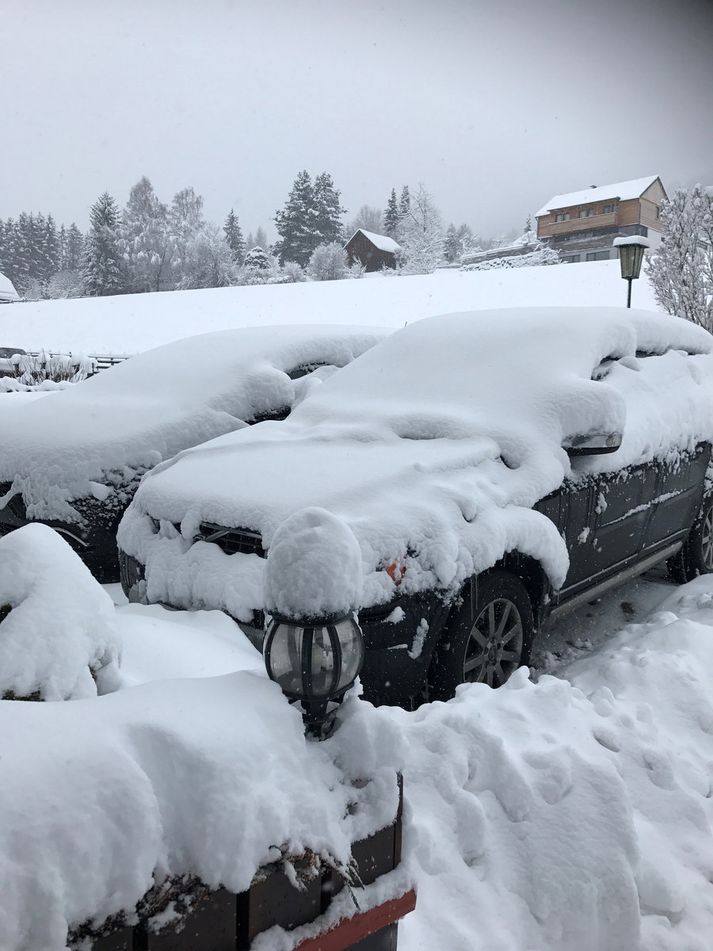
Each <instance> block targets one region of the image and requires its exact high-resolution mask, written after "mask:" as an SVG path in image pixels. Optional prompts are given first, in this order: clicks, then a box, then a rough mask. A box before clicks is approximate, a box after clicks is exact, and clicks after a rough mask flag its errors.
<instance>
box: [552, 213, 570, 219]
mask: <svg viewBox="0 0 713 951" xmlns="http://www.w3.org/2000/svg"><path fill="white" fill-rule="evenodd" d="M566 220H567V219H566V218H565V216H564V212H558V213H557V214H556V215H555V221H566Z"/></svg>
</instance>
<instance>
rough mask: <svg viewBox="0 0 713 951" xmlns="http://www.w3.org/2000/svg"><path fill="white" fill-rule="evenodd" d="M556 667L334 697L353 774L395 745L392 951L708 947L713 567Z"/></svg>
mask: <svg viewBox="0 0 713 951" xmlns="http://www.w3.org/2000/svg"><path fill="white" fill-rule="evenodd" d="M564 674H565V677H566V678H567V679H566V680H559V679H556V678H554V677H549V676H545V677H542V678H541V679H540V681H539V683H537V684H533V683H531V682H530V681H528V679H527V671H526V670H525V669H522V670H520V671H518V672H517V673H516V675H515V676H514V677H513V678H512V679H511V680H510V682H509V683H508V684H507V685H506V686H505V687H503V688H501V689H499V690H495V691H494V690H491V689H490V688H488V687H487V686H483V685H477V684H474V685H467V686H464V687H461V688H459V691H458V694H457V696H456V698H455V699H454V700H452V701H450V702H449V703H447V704H442V703H435V704H430V705H426V706H424V707H422V708H421V709H419V710H418V711H417V712H415V713H406V712H404V711H401V710H397V709H389V708H385V707H381V708H378V709H370V708H369V707H368V706H367V705H365V704H359V705H357V704H355V703H354V702H353V701H352V702H351V704H350V705H347V706H346V707H345V708H344V709H343V711H342V717H343V719H344V722H343V724H342V726H341V728H340V729H339V731H338V732H337V733H336V734H335V737H334V740H332V741H329V742H330V743H333V744H335V745H338V746H339V750H340V754H339V755H341V756H347V757H354V758H359V759H360V761H361V763H362V767H363V768H365V769H367V770H368V769H378V768H380V767H381V766H382V765H383V764H384V763H385V762H393V760H392V759H391V758H390V757H391V756H392V755H393V753H392V750H393V749H394V748H396V749H398V750H399V751H400V754H399V759H398V760H397V761H396V762H397V763H398V764H399V765H401V766H403V768H404V783H405V790H406V810H405V817H406V821H407V825H406V829H405V835H404V854H405V860H406V862H407V865H408V872H409V875H410V876H411V877H412V878H413V880H414V881H415V883H416V888H417V891H418V905H417V908H416V911H415V912H414V913H413V914H412V915H410V916H409V917H408V918H406V919H405V921H404V922H403V923H402V925H401V928H400V942H399V947H400V948H401V947H403V949H404V951H417V949H418V951H420V949H424V948H448V951H479V949H483V951H485V949H488V951H490V949H493V948H498V949H499V951H522V949H523V948H527V949H528V951H573V949H575V948H576V949H577V951H602V949H606V951H637V949H641V951H644V949H645V951H708V948H709V947H710V934H711V929H712V928H713V888H712V887H711V881H712V880H713V579H712V578H711V577H710V576H708V577H704V578H699V579H697V580H696V581H695V582H692V583H691V584H689V585H687V586H685V587H683V588H681V589H680V590H679V592H678V593H677V594H676V595H674V596H673V597H672V598H670V599H669V600H668V601H667V602H666V603H665V604H664V605H663V606H662V609H661V610H660V611H659V612H658V613H656V614H654V615H653V616H652V617H651V618H650V620H649V621H647V622H646V623H643V624H637V625H632V626H631V627H629V628H626V629H625V630H624V631H623V632H622V633H620V634H619V635H617V636H616V637H614V638H613V639H612V640H611V641H610V642H609V644H608V645H607V646H606V648H605V649H604V650H603V651H602V652H601V653H599V654H593V655H591V656H589V657H588V658H586V659H584V660H581V661H579V662H578V663H576V664H575V665H573V666H572V667H571V668H569V670H566V671H565V672H564ZM394 729H396V730H397V731H398V736H397V738H396V741H395V738H394V735H393V734H394ZM382 736H385V737H388V740H387V742H388V754H383V753H382V747H381V737H382Z"/></svg>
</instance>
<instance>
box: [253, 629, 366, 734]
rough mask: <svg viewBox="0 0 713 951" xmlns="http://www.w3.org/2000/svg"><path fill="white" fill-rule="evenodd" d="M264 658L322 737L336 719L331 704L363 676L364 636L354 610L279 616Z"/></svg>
mask: <svg viewBox="0 0 713 951" xmlns="http://www.w3.org/2000/svg"><path fill="white" fill-rule="evenodd" d="M263 657H264V660H265V667H266V668H267V674H268V677H269V678H270V680H274V681H275V682H276V683H277V684H279V686H280V688H281V689H282V692H283V693H284V694H285V696H286V697H288V699H289V700H290V701H292V702H299V703H300V704H301V705H302V715H303V719H304V722H305V726H306V727H307V730H308V732H309V733H311V734H312V735H313V736H318V737H321V736H325V735H327V734H328V732H329V729H330V727H331V722H332V720H333V713H334V708H333V709H332V712H331V713H328V707H329V704H330V703H333V702H335V703H336V702H340V701H341V699H342V697H343V696H344V694H345V692H346V691H347V690H348V689H349V687H351V685H352V684H353V683H354V681H355V680H356V678H357V677H358V676H359V671H360V670H361V667H362V664H363V663H364V636H363V634H362V632H361V628H360V627H359V624H358V623H357V620H356V616H355V615H353V614H350V615H347V616H341V617H336V616H335V617H331V618H330V617H327V618H319V619H307V620H305V619H302V620H294V619H291V618H284V617H280V616H279V615H273V617H272V620H271V622H270V624H269V626H268V629H267V634H266V635H265V641H264V644H263Z"/></svg>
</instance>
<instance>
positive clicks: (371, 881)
mask: <svg viewBox="0 0 713 951" xmlns="http://www.w3.org/2000/svg"><path fill="white" fill-rule="evenodd" d="M402 803H403V788H402V783H401V778H400V777H399V804H398V812H397V814H396V817H395V819H394V822H393V823H392V824H391V825H389V826H386V827H385V828H383V829H380V830H379V831H377V832H375V833H374V834H373V835H370V836H368V837H367V838H365V839H362V840H361V841H359V842H355V843H354V844H353V846H352V864H351V866H350V867H349V869H348V870H347V869H343V868H338V867H336V866H333V865H330V864H329V862H325V861H324V857H320V856H317V855H315V854H314V853H306V854H305V855H300V856H292V855H285V856H284V857H283V860H282V861H281V862H276V863H274V864H272V865H268V866H264V867H263V868H261V869H259V870H258V872H257V873H256V875H255V877H254V878H253V881H252V883H251V885H250V888H249V889H248V890H247V891H245V892H241V893H240V894H238V895H235V894H233V893H232V892H230V891H228V890H227V889H225V888H218V889H217V890H211V889H209V888H207V887H206V886H205V885H203V884H202V883H201V882H200V881H199V880H198V879H196V878H193V877H191V876H185V877H183V878H182V879H180V880H173V881H171V880H168V881H166V882H164V883H163V884H162V885H161V886H154V888H152V889H151V891H150V892H148V893H147V894H146V895H145V896H144V898H143V899H142V900H141V901H140V902H139V904H138V905H137V907H136V909H134V910H132V912H131V913H127V914H125V915H124V914H120V915H115V916H113V917H112V918H111V919H109V920H107V921H105V922H103V923H100V924H98V925H97V923H96V922H94V921H91V922H86V923H84V924H83V925H80V926H79V927H76V928H75V929H74V930H73V931H72V932H71V933H70V935H69V939H68V947H69V948H71V949H79V948H82V949H85V948H91V949H92V951H138V949H142V951H223V949H226V951H227V949H230V951H251V949H252V951H268V949H277V948H279V949H280V951H325V949H328V951H346V949H348V948H353V947H356V946H357V945H358V946H362V944H361V943H362V942H363V941H365V939H367V938H368V939H369V945H368V946H369V949H370V951H394V949H395V948H396V941H397V928H398V921H399V919H401V918H403V917H404V916H405V915H407V914H408V913H409V912H411V911H413V909H414V908H415V906H416V894H415V892H414V891H413V889H410V888H408V887H407V886H405V885H404V880H403V878H402V877H400V876H399V875H398V873H395V872H394V870H395V869H396V867H397V866H398V865H399V863H400V861H401V823H402ZM389 873H394V874H392V875H391V876H390V877H387V876H389ZM382 879H383V880H382ZM130 922H131V923H130ZM134 922H135V923H134Z"/></svg>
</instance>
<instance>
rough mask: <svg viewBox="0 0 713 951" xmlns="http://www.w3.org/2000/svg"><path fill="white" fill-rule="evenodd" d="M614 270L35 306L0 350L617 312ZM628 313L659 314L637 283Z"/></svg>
mask: <svg viewBox="0 0 713 951" xmlns="http://www.w3.org/2000/svg"><path fill="white" fill-rule="evenodd" d="M625 299H626V286H625V284H624V282H623V281H622V280H621V277H620V276H619V263H618V261H594V262H590V263H587V264H567V265H558V266H550V267H531V268H522V269H518V270H513V271H511V270H507V271H497V272H493V271H485V272H475V273H462V272H459V271H455V270H451V271H440V272H438V273H436V274H431V275H419V276H414V277H395V276H393V277H382V276H380V275H379V276H375V277H373V278H369V279H364V280H360V281H351V280H350V281H319V282H314V283H303V284H276V285H262V286H253V287H229V288H217V289H215V290H202V291H172V292H168V293H163V294H129V295H125V296H123V297H98V298H84V299H81V300H52V301H34V302H26V303H21V304H16V305H13V306H12V307H3V308H2V310H0V345H2V341H3V340H5V339H7V340H12V343H13V346H21V347H23V348H24V349H25V350H37V349H40V348H42V347H44V348H47V349H51V350H58V351H63V352H67V351H71V352H72V353H77V352H82V353H89V354H93V355H97V354H98V355H105V354H132V353H138V352H140V351H143V350H148V349H150V348H151V347H156V346H159V345H160V344H163V343H169V342H171V341H173V340H178V339H180V338H181V337H189V336H192V335H194V334H199V333H205V332H206V331H209V330H226V329H230V328H233V327H248V326H259V325H260V324H300V323H302V324H304V323H308V324H314V323H338V324H356V325H360V326H367V325H369V326H381V327H394V328H397V327H403V325H404V324H405V323H411V322H413V321H414V320H420V319H421V318H423V317H431V316H434V315H436V314H448V313H453V312H455V311H467V310H489V309H492V308H499V307H523V306H525V307H539V306H548V305H555V306H575V307H578V306H581V307H591V306H597V305H601V306H620V305H622V304H623V303H624V302H625ZM633 305H634V306H635V307H639V308H648V309H658V307H657V305H656V301H655V300H654V295H653V290H652V288H651V286H650V284H649V282H648V280H647V278H646V277H645V276H642V277H641V279H640V280H638V281H637V282H636V284H635V286H634V292H633Z"/></svg>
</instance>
